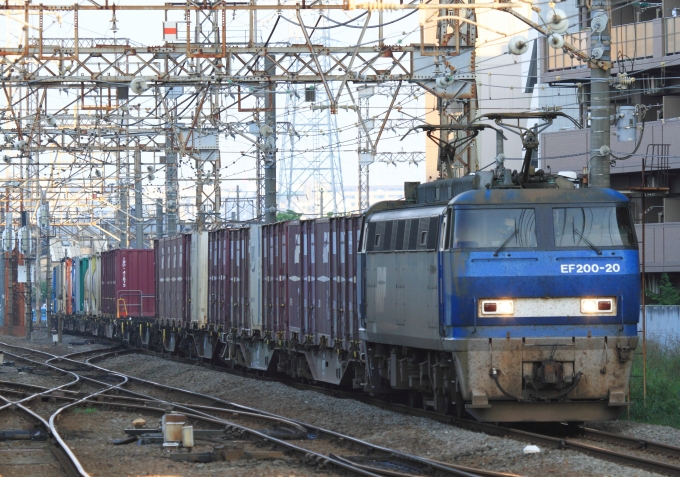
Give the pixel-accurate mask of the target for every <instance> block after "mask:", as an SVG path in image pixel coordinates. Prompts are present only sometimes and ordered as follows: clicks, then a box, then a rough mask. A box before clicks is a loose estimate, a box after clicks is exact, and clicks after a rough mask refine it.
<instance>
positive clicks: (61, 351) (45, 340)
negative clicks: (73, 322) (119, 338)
mask: <svg viewBox="0 0 680 477" xmlns="http://www.w3.org/2000/svg"><path fill="white" fill-rule="evenodd" d="M88 339H91V338H88V337H84V336H73V335H67V334H64V335H62V343H61V344H58V345H56V346H55V344H54V343H53V342H52V333H50V332H49V330H47V329H46V328H43V329H40V330H37V331H34V332H33V339H32V340H30V341H29V340H27V339H26V338H24V337H17V336H0V343H7V344H9V345H13V346H23V347H24V348H32V349H35V350H39V351H44V352H46V353H50V354H54V355H57V356H63V355H65V354H71V353H77V352H79V351H89V350H92V349H99V348H109V347H111V346H113V345H112V344H111V343H107V342H105V341H102V342H101V344H97V343H95V344H90V345H73V344H71V343H82V342H84V341H86V340H88ZM10 361H11V360H10Z"/></svg>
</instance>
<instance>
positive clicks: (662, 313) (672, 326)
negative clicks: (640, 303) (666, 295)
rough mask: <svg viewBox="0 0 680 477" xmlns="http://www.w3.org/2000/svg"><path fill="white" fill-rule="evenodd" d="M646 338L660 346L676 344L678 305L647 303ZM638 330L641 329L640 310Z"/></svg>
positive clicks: (679, 338)
mask: <svg viewBox="0 0 680 477" xmlns="http://www.w3.org/2000/svg"><path fill="white" fill-rule="evenodd" d="M645 308H646V310H645V311H646V315H647V320H646V321H647V324H646V330H647V340H651V341H656V342H657V343H660V344H661V345H662V346H669V347H670V346H673V347H675V346H677V344H678V342H679V341H680V306H660V305H647V306H646V307H645ZM638 330H640V331H641V330H642V311H641V312H640V323H638Z"/></svg>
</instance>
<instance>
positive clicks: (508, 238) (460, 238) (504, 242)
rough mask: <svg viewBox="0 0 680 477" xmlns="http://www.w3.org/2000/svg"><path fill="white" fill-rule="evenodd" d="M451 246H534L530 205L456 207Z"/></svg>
mask: <svg viewBox="0 0 680 477" xmlns="http://www.w3.org/2000/svg"><path fill="white" fill-rule="evenodd" d="M453 247H454V248H531V247H536V214H535V213H534V209H461V210H456V211H455V214H454V219H453Z"/></svg>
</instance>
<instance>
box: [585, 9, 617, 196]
mask: <svg viewBox="0 0 680 477" xmlns="http://www.w3.org/2000/svg"><path fill="white" fill-rule="evenodd" d="M610 7H611V5H610V1H609V0H593V2H592V3H591V9H590V24H591V30H592V31H591V36H590V42H591V44H590V50H591V52H593V55H595V54H596V53H597V54H599V53H600V52H601V56H600V57H599V60H601V61H602V62H603V63H604V67H600V66H597V65H594V64H592V63H591V64H590V157H589V159H590V160H589V161H588V168H589V169H588V184H589V185H590V187H609V186H610V178H609V174H610V164H609V162H610V157H609V154H610V152H611V149H610V136H609V129H610V125H611V119H610V107H609V78H610V70H611V19H610V18H609V17H608V11H609V9H610Z"/></svg>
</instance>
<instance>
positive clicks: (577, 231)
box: [573, 227, 602, 255]
mask: <svg viewBox="0 0 680 477" xmlns="http://www.w3.org/2000/svg"><path fill="white" fill-rule="evenodd" d="M573 231H574V233H575V234H578V236H579V237H581V239H583V241H584V242H585V243H587V244H588V245H590V248H592V249H593V250H595V251H596V252H597V254H598V255H602V250H600V249H599V248H597V247H596V246H595V244H593V242H591V241H590V240H588V239H587V238H586V237H585V235H583V233H582V232H581V231H580V230H576V227H574V229H573Z"/></svg>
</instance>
